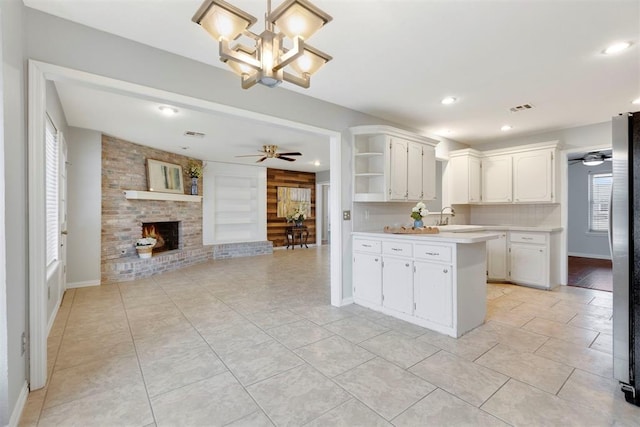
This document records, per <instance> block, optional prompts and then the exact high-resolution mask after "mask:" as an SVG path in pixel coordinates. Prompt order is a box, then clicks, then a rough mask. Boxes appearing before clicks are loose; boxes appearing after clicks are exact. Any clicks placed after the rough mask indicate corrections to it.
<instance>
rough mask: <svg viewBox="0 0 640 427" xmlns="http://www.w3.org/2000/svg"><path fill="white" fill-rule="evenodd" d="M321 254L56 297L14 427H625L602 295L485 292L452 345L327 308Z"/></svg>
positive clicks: (410, 328)
mask: <svg viewBox="0 0 640 427" xmlns="http://www.w3.org/2000/svg"><path fill="white" fill-rule="evenodd" d="M328 258H329V257H328V248H326V247H324V248H321V249H317V248H311V249H305V250H296V251H293V252H292V251H276V252H275V253H274V254H273V256H262V257H254V258H243V259H233V260H226V261H216V262H209V263H205V264H201V265H198V266H194V267H190V268H187V269H184V270H180V271H177V272H172V273H167V274H163V275H158V276H154V277H153V278H149V279H145V280H140V281H136V282H129V283H122V284H118V285H103V286H101V287H93V288H83V289H77V290H70V291H68V292H67V293H66V295H65V298H64V301H63V304H62V306H61V308H60V311H59V313H58V316H57V318H56V321H55V324H54V326H53V329H52V331H51V335H50V338H49V348H48V350H49V355H50V359H49V361H50V363H49V373H50V377H49V378H50V380H49V382H48V384H47V387H46V388H45V389H42V390H37V391H35V392H33V393H31V395H30V396H29V400H28V403H27V407H26V409H25V412H24V414H23V416H22V420H21V425H23V426H30V425H36V424H37V425H41V426H48V425H65V426H67V425H69V426H70V425H81V426H89V425H90V426H101V425H103V426H120V425H122V426H153V425H157V426H205V425H206V426H210V425H211V426H213V425H216V426H218V425H219V426H272V425H277V426H303V425H307V426H389V425H395V426H427V425H438V426H439V425H472V426H476V425H486V426H489V425H491V426H500V425H501V426H504V425H514V426H520V425H535V426H559V425H576V426H607V425H614V424H615V425H624V426H633V425H640V408H638V407H635V406H632V405H629V404H627V403H626V402H625V401H624V399H623V397H622V394H621V392H619V390H618V387H617V385H616V382H615V381H614V380H612V379H611V376H612V360H611V293H607V292H600V291H596V290H589V289H581V288H571V287H563V288H559V289H557V290H554V291H551V292H549V291H539V290H534V289H529V288H524V287H519V286H510V285H495V284H492V285H489V286H488V294H487V302H488V315H487V322H486V324H485V325H483V326H481V327H479V328H477V329H475V330H474V331H472V332H470V333H469V334H467V335H465V336H464V337H462V338H460V339H457V340H456V339H453V338H450V337H447V336H444V335H440V334H437V333H435V332H432V331H429V330H426V329H423V328H420V327H417V326H414V325H411V324H408V323H405V322H402V321H399V320H396V319H393V318H390V317H387V316H384V315H382V314H379V313H376V312H373V311H370V310H367V309H364V308H362V307H359V306H355V305H351V306H347V307H344V308H339V309H338V308H334V307H331V306H330V305H329V304H328V301H329V279H328V277H329V265H328Z"/></svg>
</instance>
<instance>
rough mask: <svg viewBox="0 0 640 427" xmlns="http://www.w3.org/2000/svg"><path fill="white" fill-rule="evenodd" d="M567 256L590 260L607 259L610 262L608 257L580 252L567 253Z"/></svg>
mask: <svg viewBox="0 0 640 427" xmlns="http://www.w3.org/2000/svg"><path fill="white" fill-rule="evenodd" d="M568 255H569V256H575V257H580V258H591V259H608V260H611V256H610V255H600V254H585V253H581V252H569V254H568Z"/></svg>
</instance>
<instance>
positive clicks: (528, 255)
mask: <svg viewBox="0 0 640 427" xmlns="http://www.w3.org/2000/svg"><path fill="white" fill-rule="evenodd" d="M549 238H550V236H549V233H527V232H510V233H509V269H510V275H509V280H510V281H511V282H513V283H520V284H523V285H531V286H536V287H541V288H549V287H550V285H551V283H550V280H551V279H550V276H549V274H550V264H551V262H550V257H549Z"/></svg>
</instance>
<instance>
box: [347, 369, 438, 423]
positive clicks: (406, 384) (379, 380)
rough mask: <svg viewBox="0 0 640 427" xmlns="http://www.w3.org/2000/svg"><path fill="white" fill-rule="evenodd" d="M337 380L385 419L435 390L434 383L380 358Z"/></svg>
mask: <svg viewBox="0 0 640 427" xmlns="http://www.w3.org/2000/svg"><path fill="white" fill-rule="evenodd" d="M335 381H337V382H338V384H340V385H341V386H342V387H344V388H345V389H346V390H347V391H348V392H349V393H351V394H352V395H353V396H355V397H356V398H357V399H359V400H360V401H361V402H363V403H364V404H365V405H367V406H368V407H369V408H371V409H373V410H374V411H376V412H377V413H378V414H380V415H381V416H383V417H384V418H385V419H386V420H391V419H393V418H395V417H396V416H398V415H399V414H400V413H402V412H403V411H405V410H406V409H407V408H408V407H410V406H411V405H413V404H414V403H416V402H417V401H418V400H420V399H422V398H423V397H424V396H426V395H427V394H429V393H430V392H431V391H433V390H434V389H435V386H434V385H433V384H430V383H428V382H427V381H424V380H422V379H420V378H418V377H417V376H415V375H412V374H411V373H409V372H407V371H405V370H404V369H401V368H399V367H397V366H396V365H394V364H392V363H389V362H387V361H385V360H382V359H379V358H376V359H373V360H370V361H369V362H367V363H364V364H362V365H360V366H358V367H357V368H354V369H352V370H350V371H347V372H345V373H344V374H342V375H339V376H337V377H336V378H335Z"/></svg>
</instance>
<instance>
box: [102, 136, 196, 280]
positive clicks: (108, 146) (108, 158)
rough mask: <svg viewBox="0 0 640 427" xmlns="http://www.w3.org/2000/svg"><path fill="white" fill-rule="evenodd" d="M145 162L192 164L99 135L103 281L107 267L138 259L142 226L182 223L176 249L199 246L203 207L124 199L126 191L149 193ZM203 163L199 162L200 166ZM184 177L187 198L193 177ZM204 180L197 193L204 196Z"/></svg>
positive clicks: (180, 203) (185, 160)
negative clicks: (171, 222)
mask: <svg viewBox="0 0 640 427" xmlns="http://www.w3.org/2000/svg"><path fill="white" fill-rule="evenodd" d="M146 159H154V160H160V161H163V162H168V163H175V164H178V165H181V166H182V168H183V170H185V169H186V166H187V164H188V162H189V161H190V160H193V161H196V162H200V161H199V160H197V159H191V158H189V157H186V156H181V155H179V154H173V153H169V152H166V151H160V150H156V149H153V148H150V147H145V146H143V145H138V144H134V143H132V142H128V141H123V140H121V139H117V138H114V137H111V136H107V135H103V137H102V253H101V261H102V281H103V283H105V282H109V281H113V277H107V276H106V275H105V274H106V273H107V271H106V270H109V271H112V270H113V269H112V268H111V267H109V268H108V269H107V267H106V264H110V265H111V264H113V262H114V261H118V260H124V259H127V258H132V257H137V254H136V250H135V247H134V245H135V241H136V239H138V238H140V237H142V223H143V222H156V221H180V231H179V232H180V248H179V250H182V251H185V250H194V249H198V248H202V203H197V202H175V201H163V200H127V199H125V197H124V194H123V192H124V190H139V191H147V190H148V187H147V173H146ZM200 163H201V162H200ZM183 179H184V188H185V194H189V191H190V188H191V185H190V184H191V178H189V177H187V176H186V175H185V176H184V177H183ZM202 185H203V184H202V178H200V179H199V183H198V189H199V192H200V194H202Z"/></svg>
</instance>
